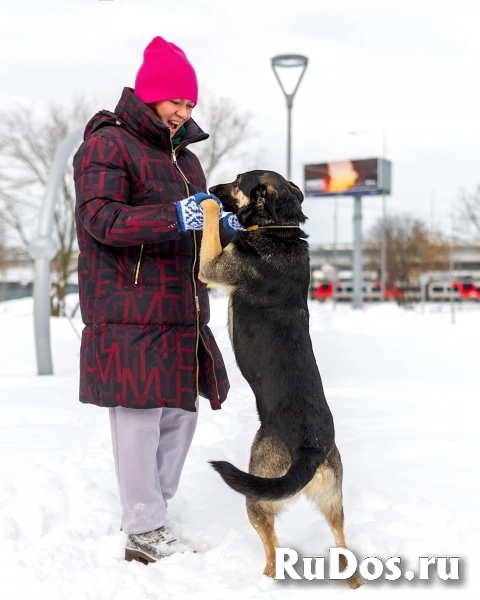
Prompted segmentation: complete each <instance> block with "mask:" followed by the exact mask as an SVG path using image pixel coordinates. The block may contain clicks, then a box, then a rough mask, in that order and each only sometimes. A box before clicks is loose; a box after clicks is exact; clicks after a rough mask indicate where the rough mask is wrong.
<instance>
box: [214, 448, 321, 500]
mask: <svg viewBox="0 0 480 600" xmlns="http://www.w3.org/2000/svg"><path fill="white" fill-rule="evenodd" d="M326 456H327V452H323V451H321V450H320V451H319V450H318V449H317V448H315V449H313V448H299V449H297V450H296V452H295V453H294V455H293V461H292V464H291V465H290V468H289V469H288V471H287V472H286V473H285V475H283V477H274V478H267V477H258V476H257V475H251V474H250V473H245V472H244V471H240V469H237V467H234V466H233V465H232V464H231V463H229V462H225V461H223V460H212V461H210V464H211V465H212V467H213V468H214V469H215V471H217V472H218V473H220V475H221V477H222V478H223V480H224V481H225V483H226V484H227V485H229V486H230V487H231V488H232V489H234V490H235V491H236V492H239V493H240V494H243V495H244V496H246V497H247V498H250V499H252V500H266V501H272V500H284V499H286V498H290V497H291V496H294V495H295V494H296V493H297V492H299V491H300V490H302V489H303V488H304V487H305V486H306V485H307V483H308V482H309V481H310V480H311V479H312V478H313V476H314V475H315V471H316V470H317V469H318V467H319V466H320V465H321V464H322V463H323V461H324V460H325V458H326Z"/></svg>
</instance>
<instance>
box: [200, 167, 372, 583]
mask: <svg viewBox="0 0 480 600" xmlns="http://www.w3.org/2000/svg"><path fill="white" fill-rule="evenodd" d="M209 191H210V193H212V194H214V195H215V196H217V197H218V198H219V199H220V201H221V202H222V205H223V207H224V208H225V210H226V211H230V212H233V213H234V214H235V215H237V218H238V220H239V222H240V224H241V225H242V226H243V227H244V231H238V232H237V233H236V234H235V235H234V236H233V238H232V240H231V242H230V243H229V244H228V245H227V246H226V247H225V248H222V245H221V243H220V235H219V211H220V207H219V205H218V203H217V202H216V201H215V200H213V199H207V200H204V201H203V202H202V203H201V208H202V210H203V213H204V226H203V238H202V242H201V247H200V267H199V277H200V279H201V280H202V281H203V282H206V283H211V284H215V285H219V286H223V287H226V288H227V289H228V291H229V310H228V330H229V336H230V340H231V343H232V346H233V350H234V355H235V359H236V362H237V364H238V367H239V369H240V371H241V373H242V375H243V377H244V378H245V379H246V380H247V382H248V383H249V385H250V387H251V388H252V391H253V393H254V395H255V400H256V405H257V411H258V416H259V418H260V428H259V430H258V432H257V434H256V436H255V439H254V442H253V445H252V449H251V456H250V465H249V473H245V472H243V471H240V470H239V469H237V468H236V467H234V466H233V465H232V464H230V463H228V462H225V461H211V464H212V466H213V468H214V469H215V470H216V471H218V473H219V474H220V475H221V477H222V478H223V479H224V481H225V482H226V483H227V484H228V485H229V486H230V487H231V488H232V489H234V490H235V491H237V492H239V493H241V494H244V495H245V496H246V501H247V513H248V518H249V520H250V523H251V524H252V526H253V527H254V528H255V530H256V531H257V533H258V534H259V536H260V538H261V541H262V542H263V545H264V549H265V556H266V566H265V570H264V574H265V575H267V576H269V577H273V576H274V573H275V547H277V546H279V543H278V539H277V536H276V534H275V527H274V521H275V517H276V516H277V515H278V514H279V512H280V511H281V510H282V509H283V508H284V507H285V505H286V503H287V501H289V500H291V499H293V498H294V497H296V496H297V495H298V494H300V493H303V494H305V495H306V496H307V497H308V498H309V499H310V500H312V501H313V502H314V503H315V505H316V506H317V507H318V508H319V509H320V510H321V511H322V513H323V514H324V516H325V518H326V520H327V522H328V524H329V526H330V528H331V530H332V532H333V535H334V538H335V543H336V545H337V546H339V547H346V542H345V536H344V515H343V503H342V461H341V458H340V454H339V451H338V449H337V447H336V445H335V432H334V424H333V418H332V414H331V412H330V409H329V407H328V404H327V401H326V398H325V394H324V390H323V385H322V380H321V377H320V373H319V370H318V367H317V363H316V360H315V356H314V353H313V348H312V342H311V339H310V334H309V312H308V304H307V299H308V290H309V283H310V261H309V247H308V243H307V241H306V238H307V235H306V234H305V233H304V231H303V230H302V228H301V225H302V224H303V223H304V222H305V220H306V216H305V215H304V214H303V212H302V201H303V194H302V192H301V190H300V189H299V188H298V187H297V186H296V185H295V184H293V183H292V182H290V181H287V180H286V179H285V178H284V177H282V176H281V175H280V174H278V173H275V172H273V171H261V170H255V171H249V172H247V173H243V174H241V175H239V176H238V177H237V178H236V179H235V181H233V182H232V183H225V184H220V185H216V186H213V187H211V188H210V189H209ZM345 567H346V563H345V561H344V563H343V566H342V569H345ZM348 583H349V585H350V587H352V588H357V587H359V586H360V585H362V583H363V581H362V580H361V578H360V577H359V576H358V575H357V573H355V574H354V575H352V576H351V577H350V578H349V580H348Z"/></svg>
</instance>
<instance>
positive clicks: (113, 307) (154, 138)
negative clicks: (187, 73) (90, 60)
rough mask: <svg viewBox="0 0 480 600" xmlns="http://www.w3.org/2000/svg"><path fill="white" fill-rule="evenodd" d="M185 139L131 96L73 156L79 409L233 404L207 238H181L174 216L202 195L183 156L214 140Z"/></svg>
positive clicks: (190, 234)
mask: <svg viewBox="0 0 480 600" xmlns="http://www.w3.org/2000/svg"><path fill="white" fill-rule="evenodd" d="M185 129H186V131H185V134H184V136H183V138H182V140H181V141H180V143H179V144H178V146H177V147H176V148H173V145H172V141H171V139H170V132H169V130H168V128H167V127H165V125H163V123H162V122H161V121H160V119H159V118H158V117H157V115H156V114H155V113H154V112H153V111H152V110H151V109H150V108H149V107H148V106H146V105H145V104H144V103H143V102H142V101H141V100H139V99H138V98H137V97H136V96H135V95H134V94H133V91H132V90H131V89H130V88H125V89H124V91H123V94H122V97H121V99H120V102H119V103H118V105H117V107H116V109H115V112H114V113H112V112H109V111H101V112H99V113H97V114H96V115H95V116H94V117H93V118H92V119H91V121H90V122H89V123H88V125H87V127H86V129H85V138H84V142H83V143H82V145H81V146H80V148H79V150H78V152H77V153H76V154H75V157H74V162H73V165H74V179H75V189H76V202H77V208H76V214H77V234H78V243H79V247H80V255H79V260H78V277H79V286H80V308H81V313H82V319H83V322H84V324H85V328H84V330H83V333H82V343H81V355H80V401H81V402H85V403H91V404H96V405H98V406H109V407H112V406H124V407H127V408H157V407H161V406H166V407H174V408H183V409H185V410H189V411H195V410H196V406H195V400H196V397H197V395H198V394H200V395H201V396H203V397H205V398H208V399H209V400H210V404H211V406H212V408H214V409H218V408H220V407H221V403H222V402H223V400H225V398H226V396H227V392H228V389H229V383H228V378H227V373H226V370H225V366H224V362H223V359H222V355H221V353H220V351H219V349H218V347H217V345H216V343H215V340H214V337H213V335H212V332H211V331H210V329H209V327H208V321H209V317H210V308H209V301H208V293H207V290H206V286H205V284H204V283H202V282H201V281H199V279H198V267H199V248H200V243H201V232H194V231H187V232H185V233H180V232H179V230H178V223H177V213H176V210H175V206H174V202H175V201H177V200H180V199H182V198H185V197H187V196H189V195H191V194H195V193H196V192H200V191H205V189H206V182H205V176H204V173H203V171H202V168H201V166H200V163H199V161H198V159H197V157H196V156H195V155H194V154H193V153H192V152H191V151H190V150H189V149H188V148H187V146H188V145H189V144H191V143H193V142H198V141H201V140H204V139H206V138H207V137H208V136H207V134H206V133H204V132H203V131H202V130H201V129H200V128H199V127H198V125H197V124H196V123H195V122H194V121H193V120H192V119H190V120H189V121H187V123H186V124H185Z"/></svg>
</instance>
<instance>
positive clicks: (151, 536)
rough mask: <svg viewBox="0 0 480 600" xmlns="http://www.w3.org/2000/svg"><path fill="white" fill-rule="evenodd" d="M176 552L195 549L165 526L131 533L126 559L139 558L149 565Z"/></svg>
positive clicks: (126, 547)
mask: <svg viewBox="0 0 480 600" xmlns="http://www.w3.org/2000/svg"><path fill="white" fill-rule="evenodd" d="M175 552H180V553H182V552H194V550H193V549H192V548H190V547H189V546H187V545H185V544H182V543H181V542H179V541H178V540H177V538H176V537H175V536H174V535H173V534H172V533H170V531H168V529H167V528H166V527H165V526H164V527H160V528H159V529H155V530H154V531H147V532H146V533H133V534H130V535H129V536H128V538H127V544H126V546H125V560H128V561H131V560H138V561H139V562H141V563H143V564H144V565H148V564H149V563H154V562H157V560H160V559H161V558H164V557H165V556H170V555H171V554H175Z"/></svg>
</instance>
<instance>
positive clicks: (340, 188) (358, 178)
mask: <svg viewBox="0 0 480 600" xmlns="http://www.w3.org/2000/svg"><path fill="white" fill-rule="evenodd" d="M304 174H305V186H304V190H305V196H366V195H380V194H390V192H391V179H392V163H391V162H390V161H389V160H385V159H383V158H364V159H361V160H339V161H335V162H328V163H320V164H317V165H305V173H304Z"/></svg>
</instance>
